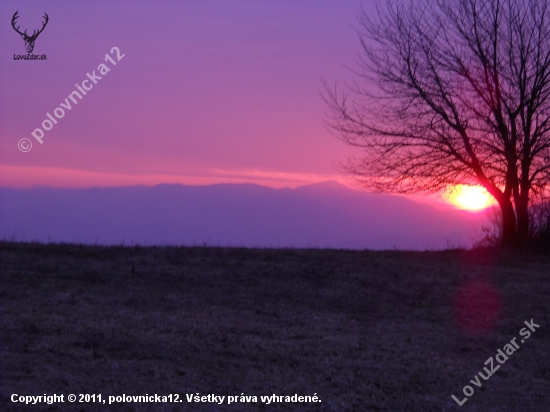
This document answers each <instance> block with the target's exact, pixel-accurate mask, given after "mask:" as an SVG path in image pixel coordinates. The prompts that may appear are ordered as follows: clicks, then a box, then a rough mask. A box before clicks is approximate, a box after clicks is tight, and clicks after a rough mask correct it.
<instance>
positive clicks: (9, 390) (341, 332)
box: [0, 242, 550, 412]
mask: <svg viewBox="0 0 550 412" xmlns="http://www.w3.org/2000/svg"><path fill="white" fill-rule="evenodd" d="M0 247H1V255H0V256H1V260H0V271H1V272H0V367H1V370H0V410H1V411H27V410H28V411H103V410H105V411H134V410H135V411H195V410H196V411H218V410H219V411H224V410H231V411H255V410H259V411H268V410H281V411H282V410H285V411H308V410H311V411H453V410H456V411H459V410H460V411H484V412H490V411H495V412H496V411H499V412H500V411H522V412H524V411H548V410H550V323H549V322H548V320H549V318H550V316H549V307H550V303H549V302H550V295H549V292H550V261H549V259H548V258H544V257H541V256H537V255H525V254H517V253H514V252H510V251H507V252H502V251H500V252H498V251H490V250H477V251H443V252H423V253H418V252H399V251H391V252H369V251H364V252H359V251H336V250H283V249H281V250H267V249H266V250H262V249H224V248H200V247H194V248H169V247H159V248H142V247H99V246H78V245H40V244H20V243H6V242H4V243H0ZM480 279H482V280H484V281H485V282H488V283H490V284H492V285H493V287H494V288H495V290H496V293H497V297H500V299H501V311H500V316H499V317H498V319H497V322H496V324H495V325H494V327H493V328H492V329H491V330H489V331H488V332H485V333H478V334H468V333H466V332H465V331H464V330H463V329H462V328H461V327H460V326H458V323H457V321H456V319H457V316H458V312H457V310H456V309H454V308H455V306H454V304H453V302H454V301H455V298H456V296H457V293H459V291H460V290H465V289H463V288H464V287H465V286H464V285H466V284H467V283H468V282H469V281H473V280H480ZM459 294H460V293H459ZM465 296H467V299H469V301H467V302H466V304H464V302H463V305H462V307H463V310H465V309H464V307H470V308H474V309H476V308H477V309H476V310H478V309H479V310H481V312H479V311H478V312H475V313H477V315H476V316H479V313H482V312H483V310H482V309H483V307H484V304H485V303H487V302H486V300H487V298H485V301H483V299H482V300H481V301H479V302H476V301H475V299H476V296H475V294H474V295H473V296H470V295H465ZM493 298H494V297H493ZM495 299H496V298H495ZM497 303H498V302H497ZM491 305H492V306H491ZM495 305H496V306H495ZM497 306H498V305H497V304H496V303H495V302H494V301H493V302H492V303H491V302H488V303H487V305H485V307H488V308H489V309H491V308H493V309H495V307H497ZM480 308H481V309H480ZM495 313H496V312H495ZM531 318H533V319H534V322H535V323H537V324H539V325H540V328H539V329H538V330H537V331H536V332H534V333H533V334H532V335H531V337H530V338H529V339H528V340H526V341H525V342H524V343H520V349H519V350H517V351H516V352H515V353H513V354H512V355H510V356H509V359H508V361H506V363H505V364H503V365H502V366H501V368H500V369H499V370H498V371H496V372H495V373H494V376H492V377H490V378H489V380H487V381H484V380H481V383H482V387H481V388H478V387H476V386H475V385H473V384H472V383H470V380H472V379H473V378H474V377H475V375H476V374H477V373H478V372H479V371H482V370H483V367H484V366H485V365H484V362H485V361H486V360H487V359H488V358H489V357H491V356H493V357H494V356H495V355H496V354H497V350H498V349H502V348H503V347H504V345H506V344H507V343H508V342H509V341H510V340H511V339H512V338H514V337H518V342H519V331H520V329H522V328H524V327H525V325H524V321H525V320H530V319H531ZM489 321H490V319H475V318H473V319H466V320H465V321H464V322H465V324H469V325H470V326H472V325H474V326H475V325H476V322H477V325H478V326H480V327H481V326H483V325H485V326H488V325H489V323H490V322H489ZM468 322H470V323H468ZM495 363H496V361H495ZM465 385H470V386H472V387H473V388H474V389H475V393H474V394H473V395H472V396H471V397H470V398H469V400H468V401H467V402H466V403H465V404H464V405H463V406H462V407H460V406H458V405H457V404H456V402H455V401H453V400H452V398H451V395H453V394H454V395H455V396H456V397H457V398H458V399H463V398H464V395H463V394H462V389H463V387H464V386H465ZM13 393H16V394H19V395H41V394H44V393H47V394H53V393H57V394H64V395H65V397H66V396H67V395H68V394H71V393H73V394H81V393H82V394H99V393H100V394H102V396H103V398H105V399H106V398H107V397H108V396H109V395H122V394H126V395H144V394H155V393H156V394H159V395H168V394H170V393H172V394H179V395H180V396H181V397H183V399H184V402H182V403H177V404H176V403H165V404H163V403H156V404H155V403H150V404H145V403H142V404H138V403H126V404H124V403H118V404H113V405H110V406H108V405H102V404H98V403H95V404H93V403H75V404H70V403H67V402H66V403H58V404H53V405H47V404H44V403H42V404H37V405H34V406H25V405H21V404H14V403H11V402H10V396H11V395H12V394H13ZM196 393H200V394H201V395H202V394H204V395H208V394H216V395H223V396H226V397H227V396H228V395H231V396H235V395H241V393H244V394H245V395H249V396H253V395H255V396H258V402H257V403H234V404H231V405H227V402H226V401H225V402H224V404H222V405H216V404H213V403H203V404H191V403H187V401H186V400H185V394H196ZM273 394H277V395H293V394H298V395H309V396H312V395H313V394H317V396H318V397H319V398H320V399H321V401H322V402H320V403H316V404H313V403H312V404H299V403H279V404H270V405H265V404H263V403H262V402H261V400H260V398H259V396H261V395H273ZM226 399H227V398H226ZM65 400H66V398H65Z"/></svg>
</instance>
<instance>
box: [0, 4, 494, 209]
mask: <svg viewBox="0 0 550 412" xmlns="http://www.w3.org/2000/svg"><path fill="white" fill-rule="evenodd" d="M361 7H363V9H364V10H365V11H366V12H367V13H373V12H374V3H373V2H372V1H368V0H365V1H363V2H360V1H359V0H338V1H336V0H315V1H313V0H293V1H290V0H288V1H287V0H262V1H258V0H240V1H239V0H232V1H227V0H223V1H213V0H204V1H198V0H197V1H140V2H136V1H88V2H84V1H74V2H65V1H64V2H59V1H57V2H55V1H54V2H47V3H46V2H21V1H18V2H10V1H3V2H1V3H0V14H1V16H2V21H3V22H4V23H3V24H2V25H0V90H1V91H2V92H1V94H0V187H6V188H29V187H33V186H49V187H65V188H88V187H111V186H132V185H147V186H153V185H157V184H161V183H170V184H173V183H180V184H184V185H205V184H215V183H255V184H259V185H263V186H268V187H272V188H283V187H290V188H295V187H299V186H302V185H307V184H313V183H318V182H324V181H329V180H331V181H337V182H340V183H342V184H345V185H347V186H351V187H355V188H357V189H358V187H357V186H356V185H355V186H354V184H355V183H354V181H353V178H352V177H351V176H349V175H346V174H345V173H343V172H342V170H341V168H339V167H338V166H339V165H340V164H342V163H345V161H346V158H347V157H348V156H357V155H360V153H358V152H357V151H354V149H353V148H351V147H349V146H346V145H345V144H344V143H342V142H341V141H339V140H338V139H337V138H336V137H334V136H333V135H332V134H331V133H330V131H329V130H328V129H327V127H326V125H325V121H326V120H327V116H326V113H327V107H326V104H325V103H324V101H323V99H322V97H321V95H322V93H323V92H324V86H323V80H324V81H326V82H327V83H328V84H330V85H335V84H338V85H340V86H343V85H345V84H346V83H347V84H349V83H351V82H352V81H353V80H354V75H353V73H352V70H353V68H354V67H356V66H354V65H355V64H356V61H357V58H358V55H359V54H358V53H359V49H360V43H359V38H358V34H357V31H356V29H357V27H358V22H357V16H358V13H359V11H360V9H361ZM16 11H17V12H18V17H17V20H16V26H17V27H19V30H20V31H24V30H27V32H28V33H29V34H30V33H32V32H33V30H38V29H40V28H41V27H42V24H43V21H44V14H45V13H46V14H47V15H48V23H47V26H46V27H45V28H44V31H43V32H41V33H40V34H39V36H38V37H37V39H36V41H35V47H34V50H33V54H35V55H37V56H43V55H45V56H46V58H45V59H44V60H22V59H21V58H20V57H21V56H22V55H25V54H26V50H25V43H24V41H23V39H22V38H21V36H20V35H19V34H18V33H17V32H16V31H15V30H14V29H13V27H12V25H11V20H12V18H13V16H14V14H15V12H16ZM101 65H103V66H101ZM102 73H103V74H102ZM83 87H84V88H85V89H88V90H87V91H86V90H85V89H83ZM73 92H76V93H77V94H73ZM84 93H85V94H84ZM69 96H72V98H71V97H69ZM73 100H74V101H73ZM470 195H471V194H470ZM473 196H474V197H475V198H476V199H477V203H478V204H482V205H483V206H485V205H486V203H487V202H486V201H485V200H483V196H484V195H482V194H478V193H474V194H473ZM466 198H467V197H466ZM414 199H416V200H425V199H423V198H421V197H414ZM427 200H428V201H429V202H434V201H435V203H439V205H440V206H441V205H442V204H444V202H437V200H436V199H434V198H433V197H430V198H427ZM473 203H475V202H473ZM453 204H454V205H455V206H458V207H462V206H461V203H460V202H459V201H454V202H453ZM470 204H472V201H470Z"/></svg>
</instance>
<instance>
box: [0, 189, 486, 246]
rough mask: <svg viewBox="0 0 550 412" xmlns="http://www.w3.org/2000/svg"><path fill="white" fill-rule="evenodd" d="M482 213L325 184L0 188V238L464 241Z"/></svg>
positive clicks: (482, 221) (475, 232)
mask: <svg viewBox="0 0 550 412" xmlns="http://www.w3.org/2000/svg"><path fill="white" fill-rule="evenodd" d="M487 224H488V223H487V219H486V217H485V215H484V214H483V213H481V214H471V213H468V212H465V211H460V210H451V209H449V210H440V209H437V208H434V207H433V206H431V205H429V204H425V203H418V202H415V201H413V200H410V199H408V198H405V197H402V196H395V195H388V194H373V193H367V192H362V191H357V190H352V189H349V188H347V187H345V186H342V185H340V184H338V183H335V182H325V183H319V184H314V185H308V186H303V187H299V188H297V189H272V188H268V187H263V186H258V185H254V184H216V185H210V186H183V185H167V184H161V185H158V186H154V187H146V186H132V187H109V188H88V189H59V188H47V187H35V188H31V189H8V188H0V236H1V237H2V238H4V239H6V240H21V241H31V240H36V241H55V242H79V243H98V244H121V243H125V244H142V245H152V244H163V245H204V244H207V245H212V246H245V247H297V248H298V247H299V248H306V247H312V248H325V247H330V248H350V249H363V248H367V249H392V248H399V249H419V250H422V249H439V248H446V247H449V246H451V247H457V246H469V245H471V243H472V241H473V240H474V238H475V237H476V236H477V237H479V236H480V233H481V226H482V225H487Z"/></svg>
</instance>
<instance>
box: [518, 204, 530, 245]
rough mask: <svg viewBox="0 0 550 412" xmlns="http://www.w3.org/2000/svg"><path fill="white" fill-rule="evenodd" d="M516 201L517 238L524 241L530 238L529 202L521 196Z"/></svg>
mask: <svg viewBox="0 0 550 412" xmlns="http://www.w3.org/2000/svg"><path fill="white" fill-rule="evenodd" d="M515 203H516V214H517V232H518V233H517V240H518V242H520V243H522V242H525V241H527V239H528V238H529V202H528V200H527V199H523V197H520V199H518V201H516V202H515Z"/></svg>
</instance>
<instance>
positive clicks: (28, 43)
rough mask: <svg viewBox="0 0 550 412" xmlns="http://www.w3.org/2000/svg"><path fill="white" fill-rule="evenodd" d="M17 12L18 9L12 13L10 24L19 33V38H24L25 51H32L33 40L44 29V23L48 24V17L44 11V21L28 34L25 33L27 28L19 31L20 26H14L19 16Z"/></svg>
mask: <svg viewBox="0 0 550 412" xmlns="http://www.w3.org/2000/svg"><path fill="white" fill-rule="evenodd" d="M18 13H19V10H17V11H16V12H15V14H14V15H13V17H12V19H11V25H12V27H13V29H14V30H15V31H16V32H17V33H19V34H20V35H21V38H22V39H23V40H25V48H26V49H27V53H32V51H33V49H34V42H35V41H36V38H37V37H38V35H39V34H40V33H42V32H43V31H44V29H45V28H46V25H47V24H48V20H49V19H50V18H49V17H48V15H47V14H46V13H44V19H45V21H44V23H42V28H41V29H40V30H33V32H32V35H30V36H29V35H28V34H27V30H25V31H24V32H20V31H19V27H20V26H17V27H15V21H16V20H17V18H18V17H19V15H18Z"/></svg>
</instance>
